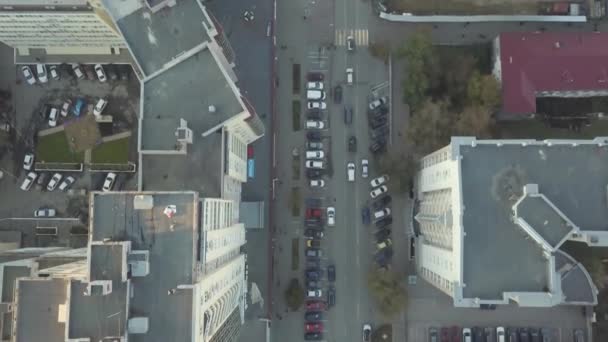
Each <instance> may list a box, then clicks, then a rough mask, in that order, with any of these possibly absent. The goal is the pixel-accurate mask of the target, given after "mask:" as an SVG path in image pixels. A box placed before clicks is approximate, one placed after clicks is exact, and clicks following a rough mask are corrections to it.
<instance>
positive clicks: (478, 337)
mask: <svg viewBox="0 0 608 342" xmlns="http://www.w3.org/2000/svg"><path fill="white" fill-rule="evenodd" d="M473 340H474V341H475V342H486V335H484V333H483V329H482V328H479V327H474V328H473Z"/></svg>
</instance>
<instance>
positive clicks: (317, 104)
mask: <svg viewBox="0 0 608 342" xmlns="http://www.w3.org/2000/svg"><path fill="white" fill-rule="evenodd" d="M307 108H308V109H327V103H325V102H323V101H308V105H307Z"/></svg>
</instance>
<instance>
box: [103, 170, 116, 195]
mask: <svg viewBox="0 0 608 342" xmlns="http://www.w3.org/2000/svg"><path fill="white" fill-rule="evenodd" d="M115 181H116V174H115V173H114V172H109V173H108V175H107V176H106V179H105V180H104V181H103V187H102V188H101V190H102V191H104V192H107V191H110V190H112V187H113V186H114V182H115Z"/></svg>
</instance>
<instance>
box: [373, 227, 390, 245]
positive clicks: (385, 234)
mask: <svg viewBox="0 0 608 342" xmlns="http://www.w3.org/2000/svg"><path fill="white" fill-rule="evenodd" d="M374 235H375V236H376V241H378V242H380V241H384V240H386V239H388V238H389V236H391V230H390V229H388V228H384V229H380V230H379V231H377V232H376V233H375V234H374Z"/></svg>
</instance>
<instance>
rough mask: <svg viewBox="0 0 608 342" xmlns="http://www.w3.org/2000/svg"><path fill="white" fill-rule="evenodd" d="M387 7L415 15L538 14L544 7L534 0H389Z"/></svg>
mask: <svg viewBox="0 0 608 342" xmlns="http://www.w3.org/2000/svg"><path fill="white" fill-rule="evenodd" d="M387 7H388V8H389V9H390V10H392V11H396V12H407V13H413V14H415V15H432V14H444V15H483V14H511V15H513V14H538V13H539V12H540V11H541V9H542V6H541V4H539V3H537V2H534V1H527V2H520V1H500V2H499V1H492V0H484V1H483V3H480V1H475V0H458V1H456V0H448V1H439V0H433V1H418V0H389V1H388V3H387Z"/></svg>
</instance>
